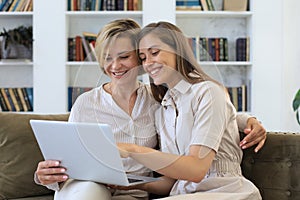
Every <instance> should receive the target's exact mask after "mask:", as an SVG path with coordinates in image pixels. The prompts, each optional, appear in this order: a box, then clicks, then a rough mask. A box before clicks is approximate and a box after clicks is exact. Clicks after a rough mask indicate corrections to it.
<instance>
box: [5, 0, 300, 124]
mask: <svg viewBox="0 0 300 200" xmlns="http://www.w3.org/2000/svg"><path fill="white" fill-rule="evenodd" d="M215 1H219V2H220V0H213V2H215ZM294 3H295V2H294ZM294 3H289V2H282V1H280V0H275V1H274V0H265V1H253V0H252V1H250V11H246V12H231V11H220V10H216V11H176V7H175V5H176V4H175V0H164V1H161V0H143V9H142V11H68V9H67V6H68V5H67V0H65V1H61V0H52V1H34V4H33V11H32V12H0V29H2V28H3V27H5V28H7V29H8V28H14V27H17V26H19V25H32V26H33V37H34V43H33V61H32V62H26V63H19V62H16V63H1V62H0V87H33V88H34V112H37V113H64V112H66V111H67V109H68V87H69V86H87V87H89V86H94V85H95V81H93V79H95V78H96V77H97V75H96V73H95V72H96V71H98V69H97V64H96V63H94V62H69V61H68V60H67V55H68V54H67V38H68V37H70V36H74V35H76V34H81V33H82V31H90V32H94V33H97V32H98V31H99V29H100V28H101V26H102V25H103V24H105V23H107V22H108V21H111V20H113V19H116V18H124V17H130V18H133V19H135V20H137V21H138V22H139V23H140V24H141V25H142V26H143V25H145V24H148V23H150V22H156V21H159V20H166V21H170V22H173V23H176V24H177V25H178V26H179V27H180V28H181V29H182V30H183V31H184V32H185V33H186V34H187V35H188V36H199V35H203V36H210V37H213V36H227V37H228V38H231V39H230V40H229V41H230V42H231V44H232V45H231V46H234V45H233V41H234V38H235V37H237V36H249V37H250V40H251V41H250V61H248V62H236V61H234V58H231V59H230V60H229V61H226V62H202V63H201V64H202V65H203V66H205V67H206V68H209V69H212V68H213V70H216V69H218V70H220V71H221V73H224V74H223V75H222V77H223V78H225V80H224V82H225V83H226V84H228V85H229V86H237V85H239V84H240V83H246V84H247V86H248V85H249V90H248V92H249V94H248V98H249V99H248V100H249V109H248V110H249V112H251V113H253V114H254V115H255V116H257V117H258V119H260V120H261V121H262V122H263V123H264V125H265V127H266V128H267V129H272V130H280V129H281V130H295V129H296V128H297V127H298V125H297V124H296V122H295V125H294V126H293V125H290V124H291V123H292V121H295V119H294V113H292V111H288V110H289V107H290V99H292V97H293V95H294V91H296V88H297V89H298V88H299V82H298V81H297V80H300V79H299V77H298V76H299V75H298V74H299V67H297V63H299V62H298V59H297V58H298V54H297V55H296V53H297V52H299V49H298V51H297V47H295V46H294V45H293V44H294V42H293V41H295V40H297V37H296V36H294V34H295V35H297V34H296V33H299V29H297V26H293V24H297V23H299V21H297V17H294V16H293V15H292V14H291V13H296V11H293V8H296V6H294ZM283 4H284V6H283ZM157 5H160V6H157ZM270 5H272V6H270ZM297 5H299V3H297ZM287 9H288V10H289V11H291V13H289V12H286V10H287ZM153 13H155V14H153ZM295 16H296V15H295ZM285 22H288V23H285ZM295 28H296V31H294V30H295ZM285 30H289V31H290V34H287V33H285ZM297 31H298V32H297ZM291 33H294V34H291ZM298 35H299V34H298ZM284 41H287V43H285V44H286V45H284ZM231 48H232V47H231ZM270 49H271V50H270ZM231 55H232V54H231ZM283 55H284V56H283ZM284 57H285V58H286V59H284ZM287 58H288V60H287ZM283 65H288V66H289V67H288V68H284V67H283ZM298 66H299V65H298ZM287 69H288V70H289V71H288V72H287ZM78 71H84V72H80V73H78ZM224 71H225V72H224ZM78 74H80V77H79V76H78ZM93 76H94V77H93ZM290 76H292V77H294V78H290ZM290 80H294V81H292V82H291V81H290ZM285 88H288V89H285ZM293 88H295V89H294V90H293ZM271 91H272V92H271ZM286 93H287V94H286ZM282 94H284V95H282ZM270 96H271V97H272V101H270ZM281 116H284V120H282V117H281ZM286 127H287V128H286ZM288 127H294V129H292V128H291V129H289V128H288ZM295 127H296V128H295ZM298 128H299V127H298Z"/></svg>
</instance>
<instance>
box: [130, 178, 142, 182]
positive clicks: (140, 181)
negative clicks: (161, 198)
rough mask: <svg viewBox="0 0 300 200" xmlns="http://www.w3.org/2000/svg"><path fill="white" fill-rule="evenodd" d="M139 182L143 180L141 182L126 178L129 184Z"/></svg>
mask: <svg viewBox="0 0 300 200" xmlns="http://www.w3.org/2000/svg"><path fill="white" fill-rule="evenodd" d="M141 181H143V180H141V179H133V178H128V182H129V183H136V182H141Z"/></svg>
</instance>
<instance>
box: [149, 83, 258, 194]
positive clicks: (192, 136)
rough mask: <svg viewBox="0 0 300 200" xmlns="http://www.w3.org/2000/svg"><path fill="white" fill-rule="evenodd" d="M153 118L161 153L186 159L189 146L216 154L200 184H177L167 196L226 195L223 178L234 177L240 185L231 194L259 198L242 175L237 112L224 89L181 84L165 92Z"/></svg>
mask: <svg viewBox="0 0 300 200" xmlns="http://www.w3.org/2000/svg"><path fill="white" fill-rule="evenodd" d="M155 117H156V128H157V132H158V133H159V135H160V140H161V148H162V151H163V152H168V153H173V154H178V155H188V154H189V147H190V146H191V145H203V146H206V147H209V148H210V149H212V150H214V151H215V152H216V156H215V159H214V160H213V163H212V165H211V167H210V169H209V172H208V173H207V175H206V178H205V179H203V181H201V182H200V183H194V182H189V181H185V180H178V181H177V182H176V183H175V184H174V186H173V188H172V190H171V193H170V195H178V194H188V193H195V192H198V191H210V190H213V191H214V192H218V190H220V191H221V192H229V191H226V188H228V187H224V186H226V185H227V184H229V182H228V179H227V178H226V177H230V179H231V178H232V177H233V178H234V179H235V177H236V179H241V180H242V181H240V180H239V181H238V184H237V185H236V186H237V188H236V189H235V190H234V191H236V192H241V191H242V192H244V191H245V192H246V193H249V192H250V193H251V192H253V191H254V193H255V195H258V196H259V193H258V190H257V188H256V187H255V186H254V185H253V184H252V183H251V182H249V181H248V180H246V179H245V178H244V177H242V174H241V169H240V163H241V160H242V150H241V149H240V147H239V141H240V138H239V132H238V127H237V122H236V111H235V108H234V106H233V105H232V103H231V102H230V99H229V97H228V95H227V94H226V92H225V89H224V88H222V87H220V86H219V85H217V84H216V83H213V82H211V81H205V82H201V83H197V84H190V83H188V82H186V81H184V80H181V81H180V82H179V83H178V84H177V85H176V86H175V87H174V88H172V89H169V90H168V92H167V94H166V95H165V97H164V98H163V102H162V107H161V108H159V109H158V110H157V112H156V115H155ZM215 178H217V180H216V179H215ZM213 179H214V181H210V180H213ZM232 182H234V181H233V180H232V179H231V180H230V183H232ZM224 188H225V189H224ZM249 188H250V189H249ZM247 195H248V194H247ZM251 195H252V194H251ZM249 196H250V195H249ZM251 197H253V196H251ZM208 198H209V196H208ZM258 199H259V198H258Z"/></svg>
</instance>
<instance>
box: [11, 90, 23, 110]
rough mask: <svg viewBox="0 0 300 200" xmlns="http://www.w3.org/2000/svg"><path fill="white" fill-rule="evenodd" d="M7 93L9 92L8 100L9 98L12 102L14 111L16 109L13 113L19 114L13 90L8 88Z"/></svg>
mask: <svg viewBox="0 0 300 200" xmlns="http://www.w3.org/2000/svg"><path fill="white" fill-rule="evenodd" d="M8 92H9V94H10V98H11V100H12V102H13V104H14V106H15V109H16V110H15V111H17V112H20V111H21V109H20V106H19V104H18V101H17V98H16V96H15V93H14V91H13V88H8Z"/></svg>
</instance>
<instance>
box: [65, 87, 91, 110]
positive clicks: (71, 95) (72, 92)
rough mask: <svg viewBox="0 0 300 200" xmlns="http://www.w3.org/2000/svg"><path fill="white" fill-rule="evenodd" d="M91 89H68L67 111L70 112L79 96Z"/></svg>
mask: <svg viewBox="0 0 300 200" xmlns="http://www.w3.org/2000/svg"><path fill="white" fill-rule="evenodd" d="M91 89H92V87H68V111H71V108H72V106H73V104H74V102H75V100H76V99H77V97H78V96H79V95H81V94H82V93H84V92H87V91H89V90H91Z"/></svg>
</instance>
